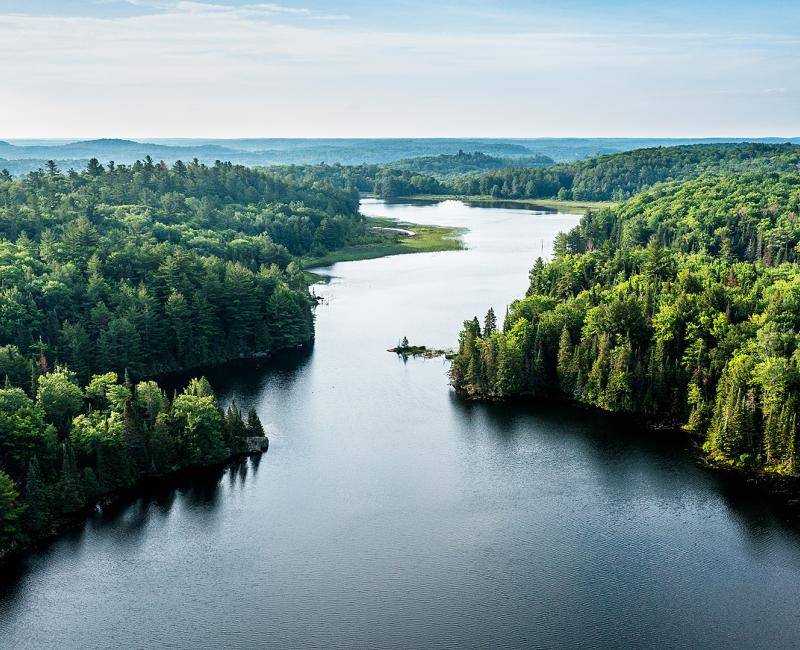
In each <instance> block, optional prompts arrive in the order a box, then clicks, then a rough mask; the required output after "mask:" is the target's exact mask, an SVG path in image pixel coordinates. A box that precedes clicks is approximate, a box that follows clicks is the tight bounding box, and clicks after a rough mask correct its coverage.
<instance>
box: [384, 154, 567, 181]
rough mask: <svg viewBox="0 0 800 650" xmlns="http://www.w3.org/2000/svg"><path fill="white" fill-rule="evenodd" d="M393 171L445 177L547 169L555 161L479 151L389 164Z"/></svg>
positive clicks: (545, 157) (406, 159)
mask: <svg viewBox="0 0 800 650" xmlns="http://www.w3.org/2000/svg"><path fill="white" fill-rule="evenodd" d="M389 164H390V166H391V167H392V168H394V169H400V170H404V171H409V172H418V173H420V174H433V175H440V176H441V175H447V174H467V173H470V172H482V171H489V170H492V169H503V168H504V167H547V166H549V165H554V164H555V161H554V160H553V159H552V158H550V157H549V156H541V155H539V156H520V157H514V158H499V157H497V156H490V155H488V154H485V153H482V152H480V151H475V152H473V153H465V152H464V151H459V152H458V153H456V154H452V155H451V154H439V155H438V156H420V157H419V158H405V159H403V160H398V161H396V162H392V163H389Z"/></svg>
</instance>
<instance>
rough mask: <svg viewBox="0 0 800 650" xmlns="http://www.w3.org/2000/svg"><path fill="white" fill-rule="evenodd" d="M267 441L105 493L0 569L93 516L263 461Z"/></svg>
mask: <svg viewBox="0 0 800 650" xmlns="http://www.w3.org/2000/svg"><path fill="white" fill-rule="evenodd" d="M248 440H249V439H248ZM264 441H265V443H262V444H261V449H260V450H256V449H254V448H253V447H252V446H250V448H248V449H247V451H242V452H236V453H233V454H231V455H230V456H228V457H227V458H226V459H225V460H223V461H220V462H219V463H214V464H212V465H203V466H198V467H182V468H181V469H178V470H175V471H173V472H168V473H166V474H160V475H157V476H150V477H147V479H146V480H144V481H141V482H139V483H137V484H136V485H131V486H129V487H126V488H123V489H121V490H117V491H115V492H111V493H109V494H105V495H103V497H102V498H101V499H99V500H97V501H95V502H94V503H91V504H87V505H86V506H85V507H84V508H82V509H81V510H77V511H75V512H72V513H70V515H69V516H68V517H67V518H66V519H64V521H62V522H60V523H59V524H58V525H57V526H55V528H54V529H53V530H52V531H51V532H50V533H48V534H47V535H43V536H42V537H38V538H36V539H34V540H31V541H30V542H28V543H26V544H25V545H24V546H20V547H18V548H15V549H13V550H12V551H10V552H8V553H7V554H5V555H0V567H6V566H9V565H11V564H14V563H18V562H22V561H24V560H25V558H26V557H27V556H29V555H30V554H32V553H35V552H36V551H40V550H43V549H45V548H47V546H49V545H50V544H52V543H54V542H55V541H57V540H58V539H59V538H61V537H63V536H64V535H65V534H67V533H69V532H70V531H72V530H76V529H77V528H79V527H80V526H83V525H84V524H86V522H87V521H89V519H90V518H91V517H92V516H93V515H96V514H102V512H104V511H105V510H108V509H113V508H116V507H120V506H125V505H130V504H131V503H133V502H135V501H136V500H137V499H141V498H143V497H146V496H148V495H150V494H152V493H154V492H156V491H158V490H163V489H176V488H178V487H180V485H181V484H182V483H184V482H185V481H189V480H192V479H200V478H210V477H211V476H212V475H213V474H214V473H215V472H222V471H224V470H226V469H229V468H233V467H237V466H239V465H241V463H242V462H244V461H245V460H246V459H247V458H261V456H263V455H264V454H266V453H267V451H268V450H269V436H266V435H265V436H264ZM220 476H221V474H220ZM192 483H193V484H194V483H196V480H193V481H192Z"/></svg>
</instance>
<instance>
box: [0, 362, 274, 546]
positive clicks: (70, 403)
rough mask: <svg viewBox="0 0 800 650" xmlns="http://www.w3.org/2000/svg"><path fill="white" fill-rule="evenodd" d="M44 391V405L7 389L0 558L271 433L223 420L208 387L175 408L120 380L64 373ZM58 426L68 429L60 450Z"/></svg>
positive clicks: (2, 392) (232, 414) (0, 393)
mask: <svg viewBox="0 0 800 650" xmlns="http://www.w3.org/2000/svg"><path fill="white" fill-rule="evenodd" d="M10 352H11V353H12V354H17V353H16V352H15V351H10ZM38 385H39V387H40V389H41V391H40V395H39V396H38V403H37V402H34V401H33V400H32V399H31V398H30V397H28V396H27V395H26V394H25V392H24V391H23V390H22V389H20V388H14V387H7V388H4V389H0V540H3V539H5V540H7V543H6V544H4V545H3V546H2V547H0V557H2V555H4V554H5V552H7V551H10V550H12V549H13V548H15V547H17V546H19V545H21V544H24V543H25V542H26V540H35V539H38V538H41V537H45V536H47V535H50V534H52V533H53V532H55V531H56V530H58V528H59V527H60V526H61V524H62V523H63V522H65V521H68V520H69V518H70V516H71V515H74V513H77V512H80V511H82V510H83V509H85V508H86V507H87V506H89V505H91V504H93V503H97V502H98V501H100V500H102V499H104V498H107V497H108V496H110V495H113V494H114V493H116V492H118V491H120V490H124V489H127V488H131V487H134V486H136V485H137V484H139V483H141V482H142V481H145V480H147V479H148V478H150V477H154V476H163V475H165V474H168V473H170V472H174V471H177V470H180V469H183V468H187V467H204V466H208V465H213V464H217V463H220V462H223V461H225V460H226V459H227V458H229V457H231V456H232V455H234V454H239V453H242V452H244V451H245V446H244V442H243V438H244V437H246V436H250V435H263V434H264V433H263V432H264V430H263V427H262V426H261V422H260V421H259V419H258V416H257V415H256V413H255V410H253V409H251V410H250V411H249V412H248V415H247V422H245V421H244V420H243V418H242V413H241V411H240V410H239V408H238V406H236V405H235V404H231V406H230V407H229V408H228V411H227V413H226V414H225V416H224V417H223V413H222V410H221V408H220V407H219V405H218V404H217V400H216V398H215V396H214V392H213V390H212V388H211V385H210V384H209V383H208V381H207V380H206V379H204V378H200V379H193V380H191V381H190V382H189V384H188V385H187V387H186V388H185V390H183V391H182V392H181V393H179V394H178V395H177V396H176V397H175V400H174V401H173V402H170V401H169V400H168V399H167V398H166V396H165V395H164V392H163V391H162V390H161V389H160V388H159V386H158V384H157V383H156V382H154V381H144V382H140V383H139V384H135V385H134V384H133V383H132V382H131V381H130V379H129V378H128V377H126V378H125V381H124V382H120V381H119V377H118V375H117V374H116V373H114V372H108V373H105V374H103V375H95V376H93V377H92V378H91V380H90V381H89V383H88V384H87V385H86V386H85V387H83V388H81V387H80V386H79V385H77V384H75V383H74V374H73V373H72V372H70V371H69V370H67V369H66V368H59V369H58V370H55V371H52V372H49V373H46V374H44V375H41V376H40V377H39V381H38ZM65 421H66V425H64V422H65ZM56 424H58V426H59V427H63V426H66V432H65V434H64V435H63V436H62V439H63V441H62V442H61V443H60V444H59V443H58V442H57V437H56V426H55V425H56ZM16 486H24V491H23V495H22V496H20V495H19V494H18V492H19V491H20V490H19V489H18V488H17V487H16ZM3 507H7V508H9V510H8V513H5V512H4V511H3V510H2V508H3ZM3 517H5V519H4V518H3ZM4 535H5V537H4Z"/></svg>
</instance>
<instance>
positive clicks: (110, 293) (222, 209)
mask: <svg viewBox="0 0 800 650" xmlns="http://www.w3.org/2000/svg"><path fill="white" fill-rule="evenodd" d="M367 232H368V231H367V230H366V227H365V225H364V220H363V219H362V217H361V216H360V215H359V214H358V192H357V191H356V190H355V189H353V188H352V187H348V188H336V187H334V185H332V184H331V183H329V182H325V181H324V180H317V181H315V182H314V183H313V184H311V183H310V184H308V185H302V184H299V183H297V182H295V181H294V180H292V176H291V174H287V175H280V174H279V173H277V172H274V171H272V172H263V171H257V170H252V169H247V168H245V167H241V166H235V165H231V164H227V163H218V164H216V165H214V166H212V167H207V166H205V165H200V164H197V163H190V164H184V163H181V162H176V163H175V164H174V165H173V166H172V167H167V166H166V165H164V164H163V163H155V162H154V161H152V160H149V159H147V160H145V161H143V162H137V163H135V164H133V165H130V166H122V165H118V166H113V165H108V166H107V167H104V166H103V165H101V164H100V163H98V162H97V161H96V160H93V161H91V162H90V164H89V166H88V167H87V168H86V170H85V171H83V172H81V173H70V174H62V173H61V172H60V171H58V169H57V168H56V167H52V168H51V169H49V170H42V171H39V172H34V173H31V174H29V175H28V176H26V177H25V178H23V179H20V180H12V179H9V178H2V179H0V238H1V239H0V258H2V263H0V346H3V345H5V346H6V347H0V381H2V380H3V379H4V378H5V376H6V375H8V376H9V378H10V380H11V382H12V383H13V384H15V385H20V377H21V376H22V375H24V374H27V375H28V377H27V378H26V381H27V380H29V378H30V374H31V369H30V361H29V359H30V356H32V354H33V353H36V354H37V355H38V354H40V353H41V355H42V359H43V360H44V361H45V362H48V361H49V360H52V361H54V362H60V363H65V364H67V365H69V366H70V368H72V370H73V371H74V372H75V373H76V376H77V378H78V379H79V380H81V381H84V382H85V381H86V380H87V379H88V378H89V376H90V375H91V374H93V373H96V372H103V371H107V370H114V371H116V372H118V373H122V372H123V371H124V370H126V369H127V370H129V371H130V372H131V374H132V375H133V376H142V375H145V374H154V373H159V372H164V371H169V370H175V369H181V368H187V367H194V366H198V365H203V364H209V363H218V362H222V361H226V360H228V359H232V358H238V357H242V356H248V355H252V354H254V353H263V352H268V351H270V350H274V349H278V348H281V347H293V346H296V345H300V344H303V343H307V342H308V341H309V340H310V339H311V338H312V336H313V323H312V315H311V307H312V301H311V300H310V299H309V297H308V293H307V290H306V284H305V281H304V278H303V276H302V273H301V272H300V270H299V268H298V267H297V266H296V265H293V264H292V260H293V258H294V257H296V256H303V255H314V256H317V255H323V254H325V253H326V252H328V251H331V250H334V249H337V248H340V247H342V246H345V245H350V244H354V243H361V242H362V241H364V240H365V238H367V237H368V234H367ZM8 345H14V346H16V347H17V348H18V349H19V350H20V351H21V353H22V354H21V356H17V357H11V356H9V354H8V350H9V349H10V348H8V347H7V346H8ZM65 422H67V419H61V420H60V421H58V422H57V426H58V428H59V430H63V428H64V426H65Z"/></svg>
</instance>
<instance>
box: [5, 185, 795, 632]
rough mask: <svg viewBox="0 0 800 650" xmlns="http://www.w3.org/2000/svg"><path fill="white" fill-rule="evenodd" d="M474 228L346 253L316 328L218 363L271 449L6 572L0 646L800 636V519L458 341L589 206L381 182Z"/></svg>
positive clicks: (422, 218) (228, 390)
mask: <svg viewBox="0 0 800 650" xmlns="http://www.w3.org/2000/svg"><path fill="white" fill-rule="evenodd" d="M362 210H363V211H364V212H365V213H367V214H373V215H378V216H390V217H396V218H398V219H401V220H403V221H406V222H411V223H422V224H437V225H445V226H455V227H466V228H468V229H469V232H468V233H467V234H466V235H465V236H464V241H465V244H466V246H467V250H464V251H451V252H443V253H432V254H420V255H401V256H396V257H388V258H382V259H375V260H368V261H359V262H347V263H339V264H336V265H334V266H332V267H329V268H326V269H322V270H321V271H320V273H322V274H324V275H326V276H328V279H327V281H326V282H325V283H323V284H320V285H317V286H316V287H315V292H316V293H317V294H318V295H320V296H322V297H323V298H324V302H323V303H322V304H321V305H320V306H319V307H318V308H317V312H316V314H317V337H316V343H315V345H314V347H313V349H312V350H307V351H302V352H298V353H295V354H291V355H283V356H281V357H279V358H276V359H272V360H269V361H265V362H259V363H250V364H233V365H230V366H226V367H223V368H217V369H213V370H210V371H209V372H207V373H206V374H207V376H208V377H209V379H210V381H211V383H212V385H213V386H214V387H215V388H216V390H217V392H218V393H219V394H220V395H221V397H223V398H224V399H231V398H234V397H235V398H236V399H237V401H239V402H240V403H241V404H242V405H243V406H244V407H247V406H249V405H250V404H253V405H255V406H256V407H257V409H258V412H259V415H260V416H261V418H262V420H263V421H264V423H265V425H266V427H267V429H268V431H269V432H270V449H269V452H268V453H267V454H266V455H264V456H263V457H262V458H261V459H260V462H248V463H245V464H243V465H241V466H239V467H237V468H232V469H228V470H225V471H224V472H221V473H217V474H213V475H210V476H209V477H208V479H207V480H204V481H194V482H191V483H187V484H185V485H180V486H178V487H176V488H174V489H170V490H165V491H162V492H159V493H156V494H153V495H149V496H148V497H147V498H143V499H140V500H138V501H136V502H134V503H132V504H129V505H127V506H125V507H123V508H121V509H118V510H116V511H114V512H110V513H107V514H105V515H102V516H101V515H98V516H97V517H94V518H92V519H90V520H89V521H87V523H86V524H85V525H84V526H83V527H82V528H81V529H79V530H77V531H75V532H73V533H71V534H69V535H66V536H64V537H62V538H61V539H59V540H58V541H57V542H55V543H54V544H52V545H50V546H49V547H47V548H46V549H44V550H42V551H41V552H38V553H35V554H32V555H30V556H28V557H27V558H26V559H25V560H24V561H22V562H21V563H20V564H19V565H18V566H16V567H12V570H11V571H9V575H6V576H3V582H2V583H0V585H1V586H0V589H2V596H0V647H14V648H25V647H37V648H41V647H101V646H103V647H105V646H114V645H115V646H121V647H128V646H135V647H142V646H147V647H163V646H178V647H186V646H194V647H220V646H225V647H234V648H235V647H241V648H250V647H254V646H274V647H282V648H283V647H323V646H324V647H354V646H357V647H358V646H362V647H363V646H371V647H486V646H492V647H531V646H533V647H536V646H554V645H575V644H586V645H593V646H598V645H600V646H609V645H614V646H630V647H636V646H652V645H655V644H658V645H659V646H667V647H680V646H684V647H685V646H687V645H689V646H704V647H723V646H730V645H732V644H735V645H737V646H745V647H746V646H750V647H755V646H762V647H763V646H765V645H768V644H778V643H780V645H782V646H783V645H793V644H798V643H800V610H798V607H797V603H798V602H800V579H799V578H800V535H798V531H797V530H796V528H795V527H793V526H791V525H789V524H788V523H786V522H785V520H784V519H785V518H784V516H783V514H782V513H781V511H779V510H778V509H777V508H776V507H775V506H774V505H772V504H771V503H770V501H769V500H768V499H766V498H765V497H764V496H763V495H761V494H759V493H758V492H754V491H753V490H752V489H750V488H749V487H748V485H747V484H745V483H742V482H739V481H734V480H730V479H727V478H725V477H721V476H718V475H716V474H713V473H710V472H708V471H706V470H704V469H702V468H700V467H698V466H697V465H696V464H695V463H694V462H693V460H692V455H691V453H690V450H689V449H688V448H687V443H686V441H685V440H683V439H678V440H676V438H675V437H674V435H671V434H666V433H653V432H650V431H646V430H644V429H641V428H639V427H637V426H636V425H634V424H630V423H624V422H622V421H620V420H619V419H615V418H611V417H605V416H602V415H598V414H596V413H592V412H586V411H581V410H578V409H575V408H572V407H569V406H556V405H547V406H541V405H519V404H474V403H468V402H465V401H463V400H461V399H459V398H458V397H456V396H455V395H454V394H453V392H452V390H451V389H449V388H448V386H447V364H446V362H444V360H442V359H414V358H412V359H408V360H407V361H403V359H401V358H399V357H397V356H396V355H394V354H391V353H388V352H386V349H387V348H389V347H392V346H394V345H395V344H396V343H397V341H398V340H399V339H401V338H402V337H403V336H407V337H408V338H409V340H410V341H411V342H412V343H416V344H424V345H427V346H429V347H437V348H439V347H441V348H447V347H453V346H454V345H455V337H456V336H457V333H458V330H459V327H460V324H461V322H462V321H463V320H465V319H467V318H471V317H472V316H474V315H476V314H477V315H478V316H479V317H481V316H482V315H483V313H484V312H485V311H486V309H487V308H488V307H489V306H493V307H494V309H495V311H496V313H497V314H498V317H500V318H502V314H503V313H504V311H505V307H506V305H507V304H508V303H509V302H510V301H511V300H512V299H513V298H515V297H518V296H520V295H522V294H523V293H524V291H525V289H526V287H527V270H528V269H529V268H530V266H531V265H532V264H533V261H534V260H535V258H536V257H537V256H540V255H541V256H545V257H546V256H548V255H549V254H550V252H551V246H552V241H553V238H554V236H555V235H556V234H557V233H558V232H560V231H563V230H566V229H568V228H569V227H571V226H572V225H574V224H575V223H576V222H577V219H578V217H576V216H573V215H564V214H554V213H545V212H541V211H536V210H521V209H509V208H505V207H502V206H500V207H469V206H466V205H464V204H463V203H460V202H457V201H446V202H443V203H437V204H425V203H415V204H394V205H392V204H385V203H383V202H380V201H375V200H366V201H365V202H364V203H363V205H362Z"/></svg>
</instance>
